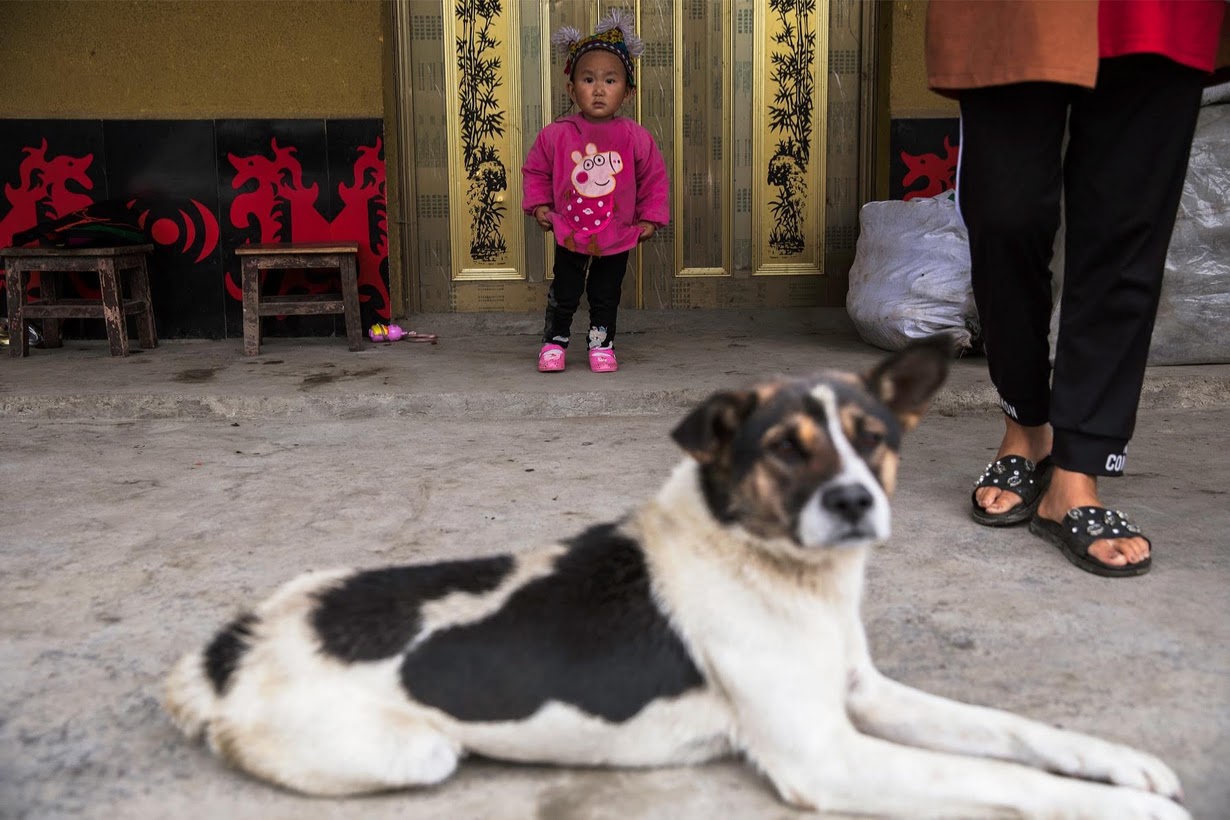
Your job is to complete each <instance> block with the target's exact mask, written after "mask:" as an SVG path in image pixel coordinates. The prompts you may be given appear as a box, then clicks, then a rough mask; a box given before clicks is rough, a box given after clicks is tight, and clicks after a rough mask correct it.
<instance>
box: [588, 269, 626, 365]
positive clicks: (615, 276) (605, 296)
mask: <svg viewBox="0 0 1230 820" xmlns="http://www.w3.org/2000/svg"><path fill="white" fill-rule="evenodd" d="M627 270H628V251H624V252H623V253H617V254H614V255H613V256H596V257H594V261H593V263H592V264H591V265H590V268H589V281H588V282H587V284H586V289H585V295H586V296H588V297H589V340H588V341H589V347H590V349H593V348H598V347H611V346H612V345H613V344H614V342H615V320H616V318H617V317H618V314H619V300H620V298H621V296H622V293H623V281H624V274H625V273H626V272H627Z"/></svg>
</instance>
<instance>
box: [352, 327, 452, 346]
mask: <svg viewBox="0 0 1230 820" xmlns="http://www.w3.org/2000/svg"><path fill="white" fill-rule="evenodd" d="M367 335H368V338H370V339H371V340H372V341H373V342H400V341H402V340H403V339H404V340H405V341H407V342H429V343H431V344H433V345H434V344H435V343H436V340H437V339H438V338H439V337H437V336H436V334H434V333H415V332H414V331H413V330H411V331H406V330H403V329H402V328H401V326H400V325H382V324H374V325H372V326H371V328H370V329H369V330H368V331H367Z"/></svg>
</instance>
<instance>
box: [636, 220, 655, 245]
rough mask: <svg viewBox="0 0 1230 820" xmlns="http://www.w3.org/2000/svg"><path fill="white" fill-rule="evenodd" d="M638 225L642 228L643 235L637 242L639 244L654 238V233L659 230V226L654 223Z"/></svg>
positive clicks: (640, 223) (639, 223)
mask: <svg viewBox="0 0 1230 820" xmlns="http://www.w3.org/2000/svg"><path fill="white" fill-rule="evenodd" d="M636 224H637V225H640V227H641V235H640V238H638V239H637V240H636V241H637V242H644V241H645V240H646V239H648V238H649V237H651V236H653V234H654V231H656V230H657V229H658V226H657V225H655V224H653V223H652V222H638V223H636Z"/></svg>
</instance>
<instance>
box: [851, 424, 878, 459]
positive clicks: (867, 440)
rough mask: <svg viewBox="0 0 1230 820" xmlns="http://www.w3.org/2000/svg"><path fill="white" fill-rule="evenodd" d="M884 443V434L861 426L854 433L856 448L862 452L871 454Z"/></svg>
mask: <svg viewBox="0 0 1230 820" xmlns="http://www.w3.org/2000/svg"><path fill="white" fill-rule="evenodd" d="M883 442H884V433H882V432H881V431H879V430H871V429H868V428H867V427H864V426H863V425H861V424H860V425H859V427H858V430H857V431H855V433H854V447H855V449H857V450H860V451H862V452H869V451H871V450H874V449H875V448H877V447H879V446H880V444H882V443H883Z"/></svg>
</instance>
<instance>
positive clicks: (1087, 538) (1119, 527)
mask: <svg viewBox="0 0 1230 820" xmlns="http://www.w3.org/2000/svg"><path fill="white" fill-rule="evenodd" d="M1029 531H1030V532H1032V533H1033V534H1034V535H1039V536H1041V537H1043V538H1045V539H1046V540H1047V541H1050V542H1051V543H1052V544H1054V545H1055V546H1057V547H1059V549H1060V551H1061V552H1063V554H1064V555H1065V556H1066V557H1067V559H1068V560H1069V561H1071V562H1072V563H1073V564H1076V565H1077V566H1078V567H1080V568H1081V569H1083V570H1084V571H1085V572H1092V573H1093V574H1094V575H1101V576H1103V577H1105V578H1130V577H1131V576H1133V575H1144V574H1145V573H1146V572H1148V571H1149V567H1150V566H1152V564H1153V557H1152V552H1153V542H1152V541H1149V538H1148V537H1147V536H1145V535H1143V534H1142V533H1141V531H1140V527H1138V526H1136V525H1135V524H1133V523H1132V522H1131V521H1129V520H1128V517H1127V516H1126V515H1124V514H1123V513H1121V512H1119V511H1118V510H1108V509H1106V508H1105V507H1073V508H1072V509H1070V510H1068V514H1067V515H1065V516H1064V518H1063V521H1048V520H1047V519H1045V518H1043V517H1041V516H1039V515H1035V516H1034V517H1033V518H1032V519H1030V521H1029ZM1133 537H1136V538H1144V539H1145V541H1148V542H1149V552H1150V557H1148V558H1146V559H1145V560H1143V561H1137V562H1136V563H1135V564H1124V565H1123V566H1115V565H1114V564H1107V563H1105V562H1104V561H1101V560H1099V559H1098V558H1097V557H1096V556H1093V555H1090V554H1089V547H1090V546H1091V545H1092V544H1093V542H1094V541H1105V540H1107V539H1110V538H1133Z"/></svg>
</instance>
